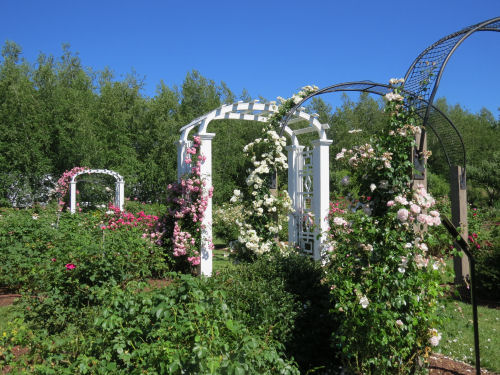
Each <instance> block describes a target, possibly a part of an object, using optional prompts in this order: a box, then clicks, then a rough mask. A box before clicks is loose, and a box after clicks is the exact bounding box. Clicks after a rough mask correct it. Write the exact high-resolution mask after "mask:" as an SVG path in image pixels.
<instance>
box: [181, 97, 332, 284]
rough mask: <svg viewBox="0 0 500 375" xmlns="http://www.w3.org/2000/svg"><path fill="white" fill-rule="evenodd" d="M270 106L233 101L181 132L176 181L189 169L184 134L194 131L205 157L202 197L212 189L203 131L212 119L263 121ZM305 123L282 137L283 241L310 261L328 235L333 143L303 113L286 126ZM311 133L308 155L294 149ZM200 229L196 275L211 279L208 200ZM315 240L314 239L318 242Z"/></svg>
mask: <svg viewBox="0 0 500 375" xmlns="http://www.w3.org/2000/svg"><path fill="white" fill-rule="evenodd" d="M278 108H279V107H278V106H277V105H276V103H275V102H270V103H259V101H258V100H256V101H253V102H250V103H248V102H238V103H234V104H228V105H222V106H221V107H219V108H217V109H215V110H213V111H212V112H209V113H207V114H205V115H203V116H201V117H198V118H197V119H195V120H193V121H191V122H190V123H189V124H187V125H185V126H184V127H182V128H181V130H180V131H181V136H180V140H179V141H178V142H177V178H178V179H180V178H181V176H183V175H184V174H186V173H188V172H189V171H190V166H189V164H186V163H185V159H186V156H187V155H186V149H187V148H188V147H190V146H191V143H192V141H190V140H189V139H188V137H189V133H190V132H191V131H192V130H193V129H194V128H196V129H197V132H196V134H195V135H198V136H199V137H200V138H201V146H200V152H201V153H202V154H203V155H204V156H205V157H206V160H205V162H204V163H203V164H202V166H201V177H202V178H203V179H204V180H205V181H206V185H205V189H206V190H205V193H207V191H208V189H209V188H210V187H212V139H213V138H214V137H215V134H214V133H208V132H207V128H208V125H209V123H210V122H211V121H213V120H223V119H231V120H247V121H259V122H268V121H269V115H271V114H273V113H276V112H277V111H278ZM304 120H305V121H307V124H308V125H307V127H305V128H301V129H297V130H292V129H291V128H290V127H288V126H287V127H285V129H284V131H285V134H287V135H288V137H289V138H290V140H291V145H289V146H287V151H288V193H289V195H290V198H291V199H292V203H293V208H294V212H293V213H292V214H291V215H290V220H289V223H288V241H289V243H290V244H291V243H296V244H298V245H299V246H300V247H301V249H302V250H303V251H304V252H306V253H308V254H310V255H311V256H312V257H313V258H314V259H316V260H319V259H320V257H321V245H322V243H323V240H324V238H323V236H322V233H324V232H325V231H326V230H327V222H326V220H325V218H326V216H327V215H328V209H329V195H330V187H329V147H330V145H331V143H332V141H331V140H328V139H327V137H326V129H328V128H329V126H328V124H321V123H320V122H319V120H318V115H317V114H313V115H311V114H308V113H306V112H305V111H304V108H300V109H299V110H297V111H296V112H295V113H294V114H293V118H292V119H291V120H290V121H289V122H288V125H291V124H294V123H297V122H301V121H304ZM311 132H316V133H317V135H318V139H316V140H314V141H313V142H312V146H313V147H312V150H307V149H305V147H304V146H301V145H300V144H299V141H298V139H297V135H300V134H305V133H311ZM311 216H312V217H314V218H315V219H314V224H315V225H311V224H310V220H308V219H309V218H310V217H311ZM202 224H203V226H204V230H203V231H202V238H201V249H200V254H201V266H200V267H201V274H202V275H207V276H210V275H211V274H212V250H211V249H210V241H211V240H212V199H209V201H208V205H207V209H206V211H205V216H204V219H203V222H202ZM318 236H319V240H317V238H318Z"/></svg>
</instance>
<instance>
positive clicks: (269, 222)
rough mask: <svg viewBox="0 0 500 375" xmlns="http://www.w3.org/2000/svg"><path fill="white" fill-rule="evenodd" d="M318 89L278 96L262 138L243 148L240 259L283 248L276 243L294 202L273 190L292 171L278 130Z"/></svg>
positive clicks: (238, 199) (237, 198)
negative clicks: (245, 174) (273, 185)
mask: <svg viewBox="0 0 500 375" xmlns="http://www.w3.org/2000/svg"><path fill="white" fill-rule="evenodd" d="M316 90H318V88H317V87H316V86H305V87H303V88H302V89H301V91H300V92H298V93H297V94H295V95H293V96H292V97H291V98H289V99H283V98H281V97H278V100H279V101H280V105H279V108H278V111H277V112H276V113H274V114H273V115H271V116H270V117H269V121H268V122H267V123H266V124H265V125H264V126H263V128H262V131H261V136H260V137H259V138H257V139H255V140H254V141H253V142H251V143H249V144H247V145H246V146H245V147H244V148H243V152H244V155H245V158H246V172H247V178H246V186H244V187H243V188H242V189H241V190H235V191H234V192H233V197H232V198H231V203H233V204H242V205H243V212H244V218H243V220H241V221H240V220H238V221H237V225H238V227H239V236H238V240H237V241H235V242H233V244H232V245H233V249H234V250H236V252H237V254H238V255H239V256H243V257H246V258H253V257H254V256H256V255H261V254H265V253H270V252H272V251H276V250H278V249H280V248H281V249H283V246H280V244H279V243H278V242H277V241H276V238H277V236H278V233H279V231H281V230H282V223H284V222H285V221H287V220H288V214H289V213H290V212H291V210H292V202H291V199H290V197H289V195H288V192H287V191H286V190H284V191H279V189H278V182H276V193H274V192H272V191H271V187H270V186H271V182H272V179H273V178H274V176H277V175H279V174H280V173H281V172H283V171H285V170H286V169H287V168H288V162H287V156H286V155H285V153H284V152H283V151H284V148H285V146H286V139H285V137H284V136H281V137H280V136H279V134H278V133H277V130H278V129H279V126H280V122H281V120H282V119H283V117H284V116H285V115H286V114H287V113H288V112H289V111H290V110H291V109H292V108H293V106H294V105H295V104H297V103H299V102H300V101H301V100H302V99H303V98H305V97H306V96H307V95H309V94H311V93H312V92H314V91H316Z"/></svg>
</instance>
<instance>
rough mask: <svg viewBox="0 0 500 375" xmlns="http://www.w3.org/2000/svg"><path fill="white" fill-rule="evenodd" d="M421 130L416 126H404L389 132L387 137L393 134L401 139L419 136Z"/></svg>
mask: <svg viewBox="0 0 500 375" xmlns="http://www.w3.org/2000/svg"><path fill="white" fill-rule="evenodd" d="M421 131H422V130H421V129H420V128H419V127H418V126H416V125H411V124H405V125H403V126H402V127H400V128H398V129H397V130H396V131H394V130H389V135H391V136H393V135H395V134H397V135H400V136H401V137H408V136H414V135H415V134H419V133H420V132H421Z"/></svg>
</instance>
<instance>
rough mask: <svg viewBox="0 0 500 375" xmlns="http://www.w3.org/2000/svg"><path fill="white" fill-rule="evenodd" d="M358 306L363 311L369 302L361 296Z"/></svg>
mask: <svg viewBox="0 0 500 375" xmlns="http://www.w3.org/2000/svg"><path fill="white" fill-rule="evenodd" d="M359 304H360V305H361V307H362V308H363V309H366V308H367V307H368V305H369V304H370V301H368V298H366V296H362V297H361V298H360V299H359Z"/></svg>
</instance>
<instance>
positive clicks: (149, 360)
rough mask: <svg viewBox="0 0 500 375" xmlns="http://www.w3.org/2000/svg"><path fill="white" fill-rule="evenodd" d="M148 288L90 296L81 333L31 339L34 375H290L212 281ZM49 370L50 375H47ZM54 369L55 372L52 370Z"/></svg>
mask: <svg viewBox="0 0 500 375" xmlns="http://www.w3.org/2000/svg"><path fill="white" fill-rule="evenodd" d="M170 278H171V279H170V283H169V284H168V285H167V286H165V287H162V288H155V289H151V287H150V286H149V285H148V284H145V283H135V282H131V283H129V284H128V285H127V286H126V287H125V288H122V287H120V286H115V287H112V288H110V289H108V290H105V289H101V290H100V293H99V294H98V295H97V298H98V301H99V304H98V305H96V306H95V307H94V308H93V309H92V311H90V310H88V311H87V312H88V314H86V319H85V321H86V324H87V326H86V327H85V329H82V330H78V329H76V330H75V329H74V327H75V326H68V327H66V331H65V332H64V335H61V336H57V338H55V337H54V336H53V337H49V338H41V337H40V336H38V338H37V339H35V340H33V339H32V340H31V345H32V348H33V351H32V353H31V355H32V356H33V357H38V358H43V359H44V360H43V362H42V363H40V364H37V365H35V370H36V371H37V372H38V373H55V372H57V373H58V374H75V373H76V374H85V373H95V374H143V373H149V374H298V373H299V372H298V370H297V368H296V367H295V366H294V364H293V363H292V362H291V361H290V360H287V359H285V358H284V355H283V345H282V344H280V343H279V342H277V341H275V340H273V339H271V338H270V336H271V333H270V332H269V333H268V334H267V335H265V334H262V335H258V334H256V333H255V331H254V330H253V329H250V328H249V327H247V326H246V325H245V324H244V322H242V321H240V320H238V316H241V315H240V314H239V312H238V311H237V308H234V307H233V306H231V304H230V303H229V302H228V296H227V293H226V292H225V291H224V290H219V288H217V287H216V285H217V283H218V282H219V281H218V280H216V279H215V278H214V279H204V278H194V277H192V276H189V275H180V276H178V275H170ZM51 371H52V372H51ZM54 371H55V372H54Z"/></svg>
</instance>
